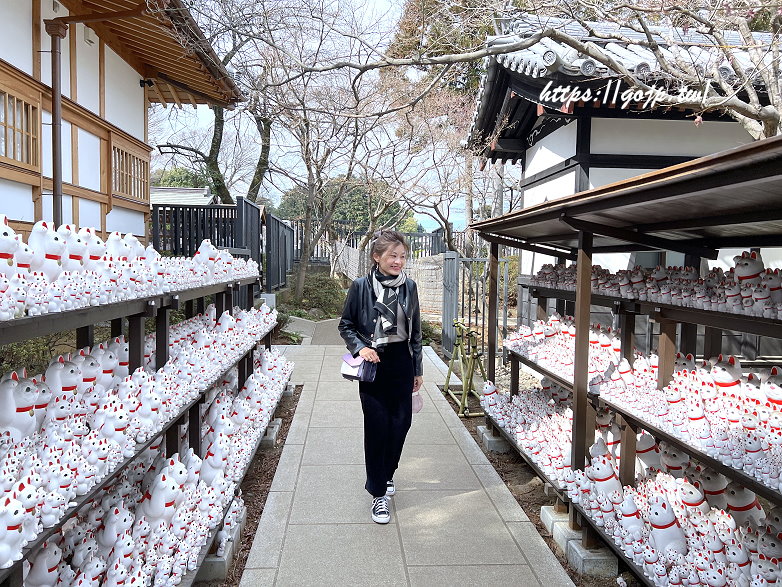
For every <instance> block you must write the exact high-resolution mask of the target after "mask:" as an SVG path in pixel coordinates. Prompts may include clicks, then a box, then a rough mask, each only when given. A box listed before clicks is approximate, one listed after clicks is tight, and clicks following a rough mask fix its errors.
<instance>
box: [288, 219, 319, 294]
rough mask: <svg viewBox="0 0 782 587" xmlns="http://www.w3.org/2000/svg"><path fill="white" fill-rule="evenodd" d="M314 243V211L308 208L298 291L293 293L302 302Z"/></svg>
mask: <svg viewBox="0 0 782 587" xmlns="http://www.w3.org/2000/svg"><path fill="white" fill-rule="evenodd" d="M313 248H314V242H313V239H312V209H311V208H310V207H309V206H308V207H307V209H306V211H305V212H304V230H303V234H302V241H301V255H300V256H299V271H298V272H297V274H296V289H295V290H294V291H293V298H294V299H295V300H296V301H297V302H301V299H302V298H303V297H304V280H305V279H306V277H307V266H308V265H309V263H310V258H311V257H312V249H313Z"/></svg>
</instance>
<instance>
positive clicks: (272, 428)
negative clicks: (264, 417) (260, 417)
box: [261, 418, 282, 449]
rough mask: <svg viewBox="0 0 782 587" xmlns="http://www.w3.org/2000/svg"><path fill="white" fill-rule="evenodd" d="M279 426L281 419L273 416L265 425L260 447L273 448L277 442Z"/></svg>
mask: <svg viewBox="0 0 782 587" xmlns="http://www.w3.org/2000/svg"><path fill="white" fill-rule="evenodd" d="M280 426H282V420H281V419H280V418H275V419H274V420H272V421H271V422H269V424H268V426H266V434H264V435H263V438H261V448H262V449H264V448H273V447H274V445H275V443H276V442H277V434H278V433H279V432H280Z"/></svg>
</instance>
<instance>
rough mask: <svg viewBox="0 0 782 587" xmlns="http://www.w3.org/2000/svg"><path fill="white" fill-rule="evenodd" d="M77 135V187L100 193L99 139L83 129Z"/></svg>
mask: <svg viewBox="0 0 782 587" xmlns="http://www.w3.org/2000/svg"><path fill="white" fill-rule="evenodd" d="M77 132H78V133H79V161H78V163H77V164H78V166H79V185H80V186H82V187H85V188H89V189H91V190H95V191H96V192H99V191H100V138H99V137H97V136H95V135H94V134H92V133H89V132H87V131H86V130H83V129H81V128H80V129H78V131H77Z"/></svg>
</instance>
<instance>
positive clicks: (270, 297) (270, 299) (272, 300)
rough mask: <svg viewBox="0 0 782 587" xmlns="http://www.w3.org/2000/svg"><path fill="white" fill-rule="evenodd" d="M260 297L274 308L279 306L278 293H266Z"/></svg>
mask: <svg viewBox="0 0 782 587" xmlns="http://www.w3.org/2000/svg"><path fill="white" fill-rule="evenodd" d="M259 299H260V300H262V301H263V302H265V303H266V305H267V306H269V307H270V308H271V309H272V310H274V308H276V307H277V294H273V293H264V294H262V295H261V296H260V298H259Z"/></svg>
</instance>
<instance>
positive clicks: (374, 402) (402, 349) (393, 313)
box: [339, 230, 423, 524]
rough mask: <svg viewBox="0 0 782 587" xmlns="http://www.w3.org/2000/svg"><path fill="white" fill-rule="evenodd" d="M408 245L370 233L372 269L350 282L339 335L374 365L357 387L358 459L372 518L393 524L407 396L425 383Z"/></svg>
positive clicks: (388, 234)
mask: <svg viewBox="0 0 782 587" xmlns="http://www.w3.org/2000/svg"><path fill="white" fill-rule="evenodd" d="M409 249H410V247H409V246H408V244H407V242H406V241H405V237H404V236H403V235H402V234H400V233H398V232H396V231H395V230H381V231H379V232H376V233H375V235H374V240H373V241H372V244H371V246H370V254H371V256H372V260H373V261H374V267H373V268H372V271H370V273H369V275H367V276H366V277H360V278H359V279H357V280H355V281H354V282H353V285H351V287H350V291H349V292H348V297H347V300H346V301H345V308H344V310H343V312H342V320H340V323H339V333H340V335H341V336H342V338H343V339H344V340H345V344H346V345H347V348H348V350H349V351H350V352H351V353H352V354H353V356H354V357H356V356H359V355H360V356H361V358H363V359H364V360H365V361H370V362H372V363H377V374H376V375H375V380H374V381H373V382H372V383H366V382H363V381H362V382H359V395H360V396H361V409H362V410H363V412H364V461H365V463H366V470H367V482H366V484H365V485H364V487H365V488H366V490H367V491H368V492H369V493H370V494H371V495H372V498H373V500H372V520H374V521H375V522H377V523H378V524H387V523H388V522H389V521H390V520H391V513H390V510H389V508H388V496H391V495H394V493H395V492H396V488H395V486H394V481H393V475H394V472H395V471H396V469H397V467H398V466H399V457H400V456H401V455H402V448H403V446H404V442H405V436H406V435H407V431H408V430H409V429H410V424H411V421H412V413H413V412H412V394H413V393H415V392H417V391H418V390H419V389H420V387H421V384H422V383H423V367H422V360H421V312H420V309H419V305H418V289H417V287H416V284H415V282H414V281H413V280H412V279H410V278H408V277H407V276H406V275H405V273H404V271H403V269H404V266H405V262H406V261H407V254H408V252H409Z"/></svg>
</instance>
